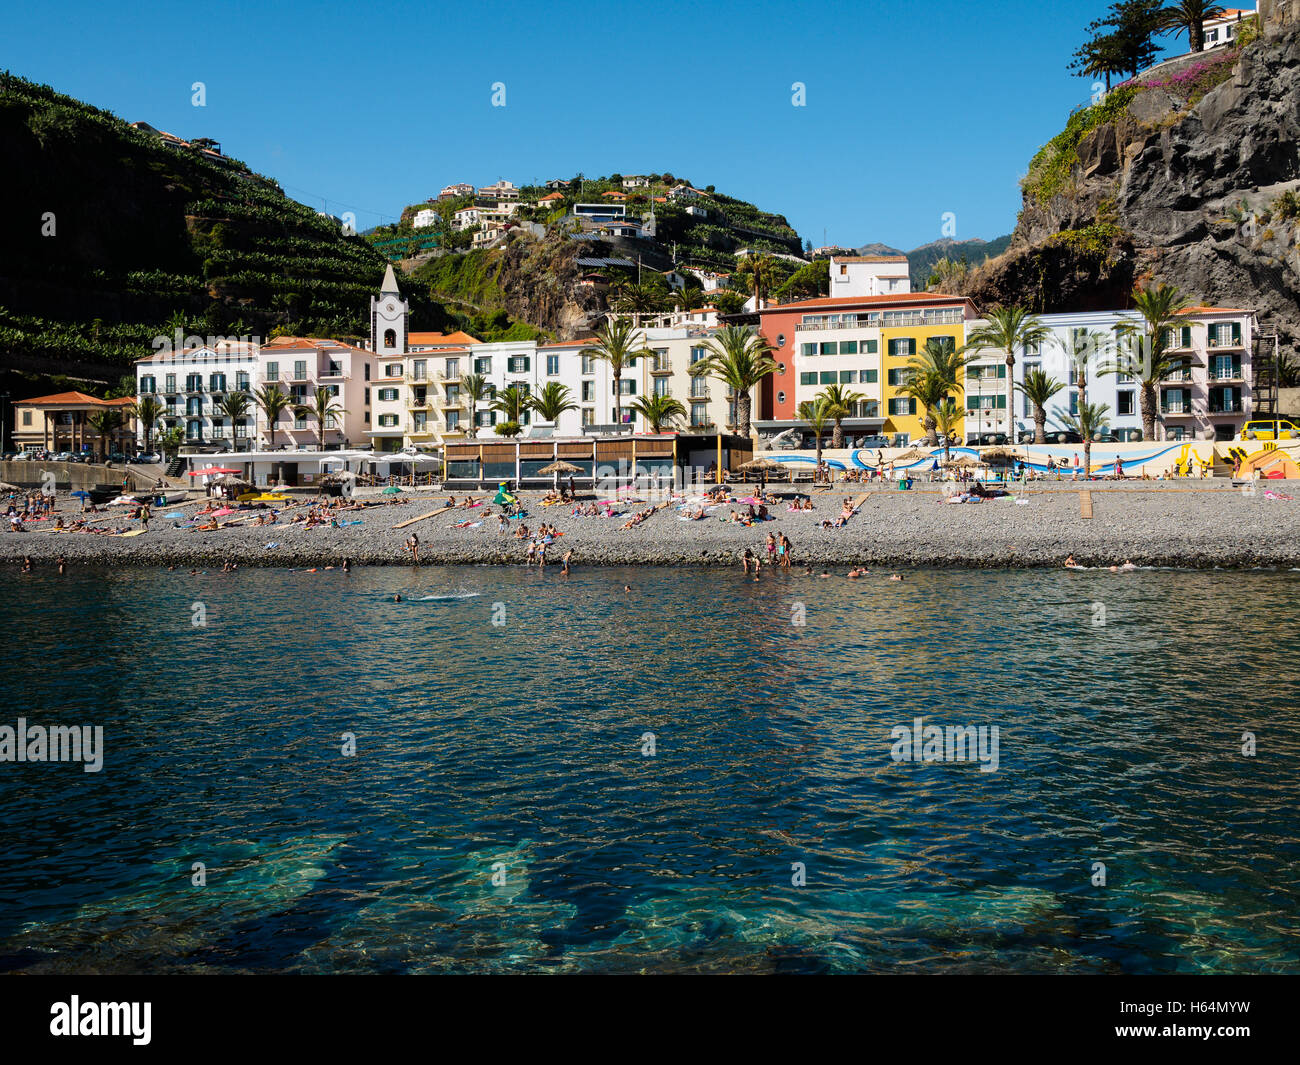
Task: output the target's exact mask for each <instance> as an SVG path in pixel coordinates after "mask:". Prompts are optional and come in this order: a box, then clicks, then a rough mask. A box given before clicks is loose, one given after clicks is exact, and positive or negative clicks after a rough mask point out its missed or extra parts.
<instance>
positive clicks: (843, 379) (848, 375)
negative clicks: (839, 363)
mask: <svg viewBox="0 0 1300 1065" xmlns="http://www.w3.org/2000/svg"><path fill="white" fill-rule="evenodd" d="M857 383H858V371H857V370H841V371H840V384H842V385H855V384H857Z"/></svg>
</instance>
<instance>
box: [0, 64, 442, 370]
mask: <svg viewBox="0 0 1300 1065" xmlns="http://www.w3.org/2000/svg"><path fill="white" fill-rule="evenodd" d="M0 143H3V144H4V145H5V146H6V173H7V176H8V179H9V187H10V190H11V191H10V195H9V197H8V199H7V203H8V205H9V207H10V210H11V212H12V217H14V218H25V219H30V220H32V221H31V224H23V225H13V226H11V227H10V228H9V231H8V235H7V240H6V254H5V256H4V257H3V259H0V290H3V291H4V292H5V293H6V297H5V306H3V307H0V364H5V363H7V364H8V365H11V366H12V365H15V364H22V365H26V366H31V365H32V364H36V365H38V366H40V365H43V366H46V367H48V370H47V371H46V373H47V375H48V374H49V373H50V372H54V371H58V370H68V369H76V370H77V371H79V372H82V373H85V374H86V375H87V376H90V377H103V376H105V375H106V373H109V372H111V371H110V370H109V368H110V367H113V366H118V367H123V366H129V365H130V364H131V363H132V362H133V361H134V360H135V359H137V358H139V357H141V356H144V355H147V354H150V352H151V351H152V350H153V348H152V346H151V343H150V341H151V340H152V338H153V337H155V336H158V335H171V334H172V333H173V331H174V328H175V326H177V325H179V326H180V327H181V328H182V330H183V332H184V333H185V334H186V335H188V334H191V333H192V334H196V335H200V336H209V335H212V336H231V335H235V336H238V335H252V336H267V335H270V334H271V333H272V332H273V331H276V330H278V331H279V332H290V333H296V334H306V335H318V336H319V335H326V336H343V337H347V336H352V337H358V336H365V335H367V334H368V332H369V323H368V321H367V318H366V315H367V308H368V306H369V299H370V297H371V296H372V295H373V294H374V291H375V289H376V287H377V285H378V284H379V281H380V279H381V278H382V276H383V269H384V262H385V261H384V259H383V257H382V256H380V255H379V254H378V253H377V252H376V251H375V250H374V249H373V248H372V247H370V245H369V244H368V243H367V242H366V241H365V240H364V239H362V238H361V237H359V236H356V235H353V234H351V233H349V232H346V231H345V229H344V227H343V226H342V224H341V223H340V222H339V221H338V220H334V219H330V218H326V217H323V216H321V215H319V214H317V212H315V211H314V210H312V209H311V208H309V207H306V206H304V205H302V204H300V203H297V202H295V201H293V200H291V199H289V198H287V197H286V196H285V195H284V193H283V192H282V191H281V189H280V187H279V186H278V185H277V184H276V183H275V182H273V181H271V180H269V179H267V178H265V177H262V176H260V175H257V174H254V173H252V172H251V171H249V170H248V168H247V167H246V166H245V165H244V164H243V163H241V162H239V161H238V160H235V159H230V158H224V159H223V158H220V157H212V156H208V155H204V154H202V153H201V152H200V151H199V150H198V148H197V147H196V146H194V145H191V146H190V147H185V146H180V145H178V146H170V145H169V144H168V143H166V142H164V141H163V140H162V139H161V138H160V137H159V136H157V135H156V134H155V133H152V132H149V131H147V130H139V129H136V128H134V127H132V126H130V125H129V124H128V123H126V122H124V121H122V120H121V119H120V118H117V117H116V116H114V115H112V114H110V113H109V112H107V111H103V110H100V109H98V108H96V107H92V106H90V105H89V104H85V103H82V102H81V101H79V100H75V99H73V98H71V97H68V96H64V95H62V94H60V93H58V92H55V91H54V90H53V89H51V88H49V87H48V86H45V85H37V84H34V83H33V82H30V81H27V80H25V79H23V78H20V77H17V76H15V75H13V74H10V73H8V72H4V73H0ZM412 320H413V323H416V325H417V327H422V328H438V327H439V326H440V325H441V324H442V323H443V321H444V320H445V319H444V316H443V315H442V312H441V309H440V308H438V307H437V306H436V305H434V304H433V303H431V302H430V301H428V300H427V299H423V298H421V297H420V295H419V294H418V293H415V294H413V298H412Z"/></svg>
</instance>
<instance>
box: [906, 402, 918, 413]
mask: <svg viewBox="0 0 1300 1065" xmlns="http://www.w3.org/2000/svg"><path fill="white" fill-rule="evenodd" d="M907 413H908V414H915V413H916V400H914V399H909V400H908V401H907Z"/></svg>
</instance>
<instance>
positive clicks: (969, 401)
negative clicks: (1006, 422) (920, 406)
mask: <svg viewBox="0 0 1300 1065" xmlns="http://www.w3.org/2000/svg"><path fill="white" fill-rule="evenodd" d="M915 402H916V401H915V400H913V405H915ZM966 409H967V410H1006V409H1007V397H1006V396H967V397H966Z"/></svg>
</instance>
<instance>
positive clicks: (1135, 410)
mask: <svg viewBox="0 0 1300 1065" xmlns="http://www.w3.org/2000/svg"><path fill="white" fill-rule="evenodd" d="M1039 318H1040V320H1041V321H1042V323H1043V324H1044V325H1045V326H1047V327H1048V328H1049V329H1050V330H1051V334H1052V335H1051V338H1050V339H1049V340H1047V341H1044V342H1043V343H1042V344H1040V345H1038V346H1037V347H1036V348H1034V349H1031V350H1028V351H1023V350H1022V351H1018V352H1016V361H1015V366H1014V375H1015V376H1014V380H1015V382H1016V383H1017V384H1023V383H1024V379H1025V373H1026V372H1027V371H1029V370H1034V369H1041V370H1043V371H1044V372H1046V373H1047V375H1048V376H1049V377H1051V378H1052V379H1053V380H1055V381H1058V382H1060V383H1061V384H1062V385H1064V386H1065V387H1063V388H1062V389H1061V391H1060V392H1058V393H1057V394H1056V396H1055V397H1054V399H1053V401H1052V402H1050V403H1049V404H1048V406H1047V413H1048V418H1047V430H1048V432H1053V431H1059V430H1062V429H1065V428H1066V426H1065V423H1064V421H1063V420H1062V419H1063V416H1067V415H1075V414H1077V413H1078V409H1079V396H1080V392H1079V388H1078V378H1077V375H1076V373H1075V370H1074V367H1073V365H1072V359H1071V354H1070V353H1071V352H1072V351H1075V350H1079V351H1081V352H1082V351H1086V352H1087V353H1088V361H1087V364H1086V365H1087V378H1086V388H1087V398H1088V402H1089V403H1101V404H1105V405H1106V407H1107V408H1109V409H1108V411H1107V416H1106V418H1107V422H1108V424H1109V432H1110V433H1111V434H1113V435H1114V436H1115V438H1116V439H1117V440H1120V441H1128V440H1137V439H1139V438H1140V437H1141V432H1142V412H1141V396H1140V391H1141V385H1140V376H1141V374H1140V367H1137V366H1135V367H1134V370H1135V371H1136V372H1133V373H1122V372H1106V373H1103V372H1099V371H1100V370H1101V369H1103V368H1106V367H1111V368H1114V369H1120V368H1122V366H1121V365H1120V364H1122V362H1123V361H1124V360H1125V359H1134V360H1136V359H1137V358H1139V356H1138V355H1137V354H1136V350H1137V349H1136V347H1135V345H1134V343H1133V341H1132V340H1131V339H1125V338H1123V337H1121V336H1118V335H1117V333H1116V327H1117V326H1119V325H1121V324H1123V323H1128V324H1130V325H1132V326H1134V327H1136V328H1137V329H1138V330H1139V332H1140V331H1141V329H1142V321H1141V318H1140V316H1139V315H1137V313H1136V312H1133V311H1087V312H1074V313H1064V314H1044V315H1039ZM1180 318H1181V319H1182V320H1183V322H1184V323H1185V324H1183V325H1180V326H1179V327H1178V328H1177V329H1176V330H1175V331H1174V332H1173V334H1172V335H1171V336H1170V338H1169V351H1170V353H1171V354H1175V355H1180V356H1181V355H1185V356H1186V358H1187V360H1188V366H1187V368H1186V369H1185V370H1183V371H1179V372H1176V373H1174V374H1172V375H1171V376H1170V377H1168V378H1166V379H1165V380H1163V381H1161V382H1160V386H1159V396H1160V401H1159V410H1158V413H1157V419H1156V435H1157V437H1158V438H1160V439H1163V440H1188V441H1191V440H1231V439H1232V438H1233V436H1234V435H1235V434H1236V433H1237V432H1238V431H1239V430H1240V427H1241V426H1242V424H1244V423H1245V422H1246V421H1247V420H1249V418H1250V413H1251V410H1252V409H1253V395H1252V381H1253V377H1252V373H1251V352H1252V350H1253V349H1252V344H1253V342H1254V335H1255V332H1256V329H1257V326H1256V322H1255V315H1254V312H1253V311H1249V310H1243V309H1240V308H1227V307H1203V306H1196V307H1190V308H1188V309H1187V310H1186V311H1184V312H1183V314H1182V315H1180ZM971 324H972V326H974V327H978V325H979V323H971ZM1006 384H1007V381H1006V356H1005V354H1003V353H1000V352H994V351H984V352H981V353H979V355H978V356H977V358H976V359H975V360H974V361H973V362H972V363H971V365H970V366H968V367H967V377H966V408H967V422H966V435H967V440H968V441H972V439H973V438H974V437H975V436H976V435H977V434H984V433H990V432H991V433H1006V432H1007V431H1008V429H1007V424H1008V423H1007V418H1006V409H1005V406H1006V400H1005V398H1004V397H1005V396H1006ZM1014 431H1015V439H1016V440H1020V439H1022V438H1024V437H1026V436H1031V434H1032V433H1033V431H1034V419H1033V408H1032V406H1031V404H1030V403H1029V401H1028V399H1027V398H1026V397H1025V395H1024V394H1023V393H1022V392H1019V391H1017V392H1016V394H1015V410H1014Z"/></svg>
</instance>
